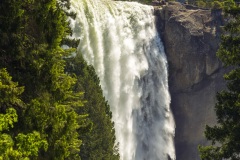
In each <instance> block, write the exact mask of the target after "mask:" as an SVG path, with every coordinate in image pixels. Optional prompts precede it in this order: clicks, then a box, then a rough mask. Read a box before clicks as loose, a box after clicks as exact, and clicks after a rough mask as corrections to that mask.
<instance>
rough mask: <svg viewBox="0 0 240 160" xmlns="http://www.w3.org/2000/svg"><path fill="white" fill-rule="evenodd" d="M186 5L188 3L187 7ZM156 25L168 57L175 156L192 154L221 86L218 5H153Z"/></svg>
mask: <svg viewBox="0 0 240 160" xmlns="http://www.w3.org/2000/svg"><path fill="white" fill-rule="evenodd" d="M188 8H189V7H188ZM155 14H156V16H157V27H158V31H159V33H160V35H161V37H162V40H163V43H164V46H165V51H166V55H167V58H168V62H169V87H170V93H171V97H172V102H171V107H172V110H173V114H174V117H175V122H176V135H175V145H176V157H177V160H198V159H200V158H199V153H198V150H197V146H198V145H199V144H206V143H207V141H206V139H205V138H204V129H205V125H206V124H210V125H211V124H214V123H215V122H216V120H215V113H214V105H215V102H216V99H215V95H216V92H217V91H220V90H222V89H223V88H224V87H225V82H224V80H223V78H222V76H223V74H224V73H225V70H224V69H223V68H222V64H221V62H220V61H219V59H218V58H217V57H216V51H217V49H218V47H219V43H220V31H221V29H220V26H222V25H223V18H222V12H221V10H216V11H211V10H206V9H205V10H203V9H199V8H197V7H192V8H189V9H186V7H185V6H184V5H182V4H180V3H177V2H169V4H168V5H167V6H164V7H163V8H160V9H157V10H156V9H155Z"/></svg>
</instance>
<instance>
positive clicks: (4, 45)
mask: <svg viewBox="0 0 240 160" xmlns="http://www.w3.org/2000/svg"><path fill="white" fill-rule="evenodd" d="M64 2H68V1H67V0H61V4H62V6H63V7H68V6H67V3H64ZM0 9H1V12H0V36H1V37H2V38H1V40H0V69H2V68H6V69H7V70H8V72H9V73H10V75H11V76H12V78H13V80H14V81H15V82H18V84H19V85H20V86H23V87H24V91H21V92H20V91H19V93H16V95H18V96H19V99H21V101H20V100H19V99H17V98H15V99H13V100H16V101H17V102H19V103H17V102H16V103H13V104H11V103H10V104H8V103H1V104H0V108H1V110H0V111H1V112H0V113H1V116H2V117H6V116H11V115H12V113H15V111H17V115H15V114H14V119H16V118H18V121H17V122H16V123H15V125H14V127H13V128H9V127H8V128H7V132H8V133H9V134H8V135H9V136H10V137H12V141H13V142H12V143H11V145H8V146H6V147H5V149H7V151H8V150H18V147H19V146H20V147H21V148H22V149H24V148H26V149H24V150H23V151H24V152H25V151H27V150H28V149H29V148H30V149H31V148H32V149H34V152H32V151H31V152H30V153H26V154H25V153H24V154H23V156H24V157H25V158H27V157H29V158H31V156H32V155H33V156H35V157H37V159H44V160H46V159H51V160H54V159H57V160H61V159H71V160H72V159H80V157H79V151H80V145H81V140H80V139H79V133H78V130H79V129H80V128H81V127H82V126H83V127H84V126H85V123H86V115H79V114H77V113H76V111H77V110H80V109H79V108H81V107H82V106H83V102H82V100H81V96H82V92H80V91H79V92H74V91H73V86H74V84H75V83H76V80H77V79H76V78H75V77H74V76H71V75H68V74H66V73H65V72H64V68H65V61H64V60H63V57H65V56H67V55H69V53H71V52H72V51H73V49H69V50H64V49H62V48H61V43H62V42H63V40H64V38H65V37H66V36H67V35H69V34H70V33H71V30H70V28H69V27H68V22H67V13H66V11H63V9H62V8H61V5H60V2H58V1H57V0H47V1H46V0H38V1H34V0H24V1H22V0H2V1H0ZM0 78H1V79H0V80H1V81H3V80H4V79H3V77H0ZM11 91H16V92H17V88H14V89H13V90H11ZM1 93H8V92H1ZM13 93H14V92H13ZM20 93H21V94H20ZM11 96H12V95H11V94H10V93H8V95H5V97H4V98H5V99H6V98H7V99H11V98H12V97H11ZM20 102H22V103H20ZM19 104H24V105H19ZM11 105H12V106H11ZM13 108H14V109H13ZM10 111H11V112H10ZM8 112H10V113H11V114H10V113H8ZM3 123H6V124H8V123H9V124H10V122H4V121H3ZM11 123H12V122H11ZM3 130H4V131H5V130H6V128H3ZM82 134H83V133H82ZM9 136H8V139H10V137H9ZM13 137H15V138H13ZM31 138H32V139H33V141H30V139H31ZM24 139H25V140H24ZM34 139H35V140H34ZM26 140H28V142H34V143H33V144H36V143H37V142H39V145H37V146H36V147H35V146H31V145H28V143H27V142H26ZM40 142H41V143H40ZM42 142H44V146H48V147H47V148H46V147H41V145H40V144H43V143H42ZM45 142H46V145H45ZM22 143H24V144H26V145H21V144H22ZM13 144H14V145H13ZM23 151H21V152H23ZM2 153H3V154H5V152H2Z"/></svg>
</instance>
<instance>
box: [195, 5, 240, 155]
mask: <svg viewBox="0 0 240 160" xmlns="http://www.w3.org/2000/svg"><path fill="white" fill-rule="evenodd" d="M225 13H226V15H227V16H228V17H229V22H228V23H227V24H226V25H225V27H224V30H225V34H224V35H223V36H222V41H221V45H220V48H219V50H218V52H217V55H218V57H219V58H220V59H221V60H222V62H223V64H224V65H225V66H232V68H233V69H232V70H231V71H230V72H229V73H227V74H225V76H224V78H225V80H226V82H227V89H226V90H223V91H221V92H220V93H217V103H216V105H215V111H216V115H217V122H218V123H217V125H215V126H213V127H210V126H206V130H205V136H206V138H207V139H208V140H211V142H212V145H210V146H205V147H204V146H200V147H199V150H200V153H201V158H202V159H204V160H221V159H232V160H238V159H240V136H239V133H240V7H239V6H233V7H231V8H229V9H226V10H225Z"/></svg>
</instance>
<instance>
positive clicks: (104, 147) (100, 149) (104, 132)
mask: <svg viewBox="0 0 240 160" xmlns="http://www.w3.org/2000/svg"><path fill="white" fill-rule="evenodd" d="M67 71H68V72H73V73H75V74H76V75H77V83H76V85H75V90H76V91H78V90H83V91H84V98H85V99H87V102H85V106H86V107H85V108H83V110H79V113H82V112H83V113H87V114H88V115H89V117H88V118H89V119H90V120H91V122H93V124H92V125H88V126H86V128H84V129H90V130H91V132H88V133H87V134H82V135H80V137H81V139H82V143H83V145H82V147H81V151H80V155H81V157H82V159H84V160H96V159H105V160H117V159H119V155H118V149H117V147H116V146H115V130H114V124H113V122H112V121H111V118H112V113H111V111H110V106H109V105H108V103H107V102H106V100H105V98H104V97H103V94H102V89H101V86H100V80H99V78H98V77H97V75H96V73H95V70H94V68H93V67H92V66H88V65H87V63H86V62H85V61H84V60H83V58H82V56H81V55H80V54H79V55H77V56H76V57H75V58H70V59H68V65H67Z"/></svg>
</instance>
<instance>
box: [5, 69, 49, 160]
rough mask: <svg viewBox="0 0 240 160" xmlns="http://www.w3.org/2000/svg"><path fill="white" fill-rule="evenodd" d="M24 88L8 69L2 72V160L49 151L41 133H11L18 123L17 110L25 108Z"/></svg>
mask: <svg viewBox="0 0 240 160" xmlns="http://www.w3.org/2000/svg"><path fill="white" fill-rule="evenodd" d="M23 91H24V87H18V84H17V83H16V82H13V81H12V77H11V76H10V75H9V74H8V72H7V71H6V69H1V70H0V106H1V108H0V109H1V113H0V159H1V160H19V159H28V158H29V157H32V158H33V157H37V156H38V151H39V149H40V148H42V149H43V150H47V147H48V145H47V141H46V140H45V139H43V138H41V136H40V133H39V132H36V131H33V132H32V133H28V134H23V133H18V134H17V135H16V136H15V137H14V134H13V133H11V132H9V130H10V128H13V126H14V123H16V122H17V121H18V115H17V112H16V109H20V108H22V107H23V106H24V103H23V102H22V100H21V99H20V95H21V94H22V92H23Z"/></svg>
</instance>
